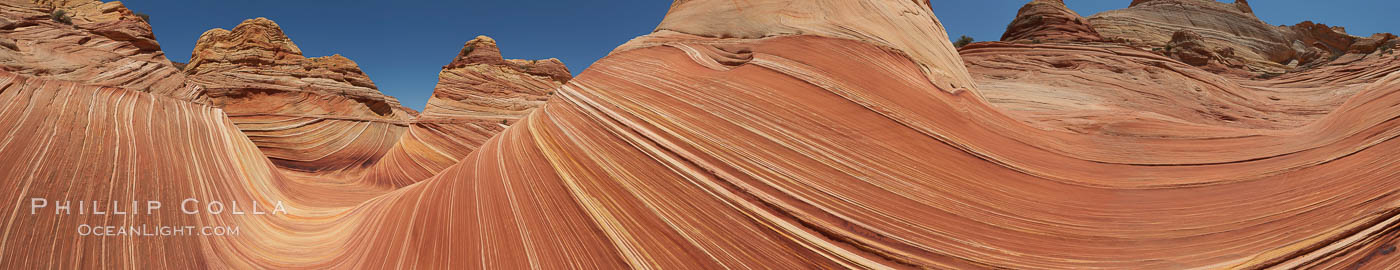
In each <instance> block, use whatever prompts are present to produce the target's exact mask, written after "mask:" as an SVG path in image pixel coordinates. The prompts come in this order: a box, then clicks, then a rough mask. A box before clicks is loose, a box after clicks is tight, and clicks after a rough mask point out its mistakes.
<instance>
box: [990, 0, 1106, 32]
mask: <svg viewBox="0 0 1400 270" xmlns="http://www.w3.org/2000/svg"><path fill="white" fill-rule="evenodd" d="M1017 40H1021V41H1031V42H1045V41H1051V42H1095V41H1103V37H1102V36H1099V32H1097V31H1094V27H1093V26H1090V25H1089V20H1088V19H1084V17H1081V16H1079V13H1075V12H1074V11H1073V10H1070V9H1069V7H1067V6H1065V1H1064V0H1033V1H1031V2H1030V3H1026V5H1025V6H1022V7H1021V10H1020V11H1018V12H1016V19H1015V20H1013V21H1011V24H1010V25H1007V26H1006V33H1004V34H1002V35H1001V41H1017Z"/></svg>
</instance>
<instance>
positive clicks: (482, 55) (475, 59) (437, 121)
mask: <svg viewBox="0 0 1400 270" xmlns="http://www.w3.org/2000/svg"><path fill="white" fill-rule="evenodd" d="M571 78H573V75H572V74H570V73H569V70H568V68H567V67H565V66H564V63H563V62H560V61H559V59H554V58H550V59H545V60H517V59H504V58H503V57H501V51H500V48H499V47H497V46H496V40H494V39H491V38H490V37H487V36H478V37H476V38H475V39H472V40H471V41H467V43H466V44H465V45H463V46H462V51H461V52H460V53H458V54H457V57H456V58H453V60H452V62H451V63H449V64H447V65H446V66H443V67H442V72H440V73H438V85H437V88H436V89H434V90H433V95H432V97H430V98H429V99H428V104H427V106H426V107H425V108H424V110H423V113H422V114H420V115H418V117H417V118H415V119H414V121H413V124H412V125H409V128H408V131H407V132H405V133H404V135H403V137H402V138H400V139H399V142H398V143H397V144H395V145H394V148H393V149H390V150H389V152H388V154H386V155H385V158H384V159H382V160H381V161H380V163H378V164H376V165H375V168H374V169H372V170H371V171H370V172H369V173H368V174H367V175H366V177H365V178H364V179H366V181H370V182H373V183H376V184H380V185H388V186H396V187H397V186H405V185H408V184H412V183H415V182H417V181H420V180H424V179H428V178H429V177H431V176H433V175H436V174H437V173H439V172H441V171H443V170H444V169H447V167H450V166H452V165H453V164H456V163H457V162H459V161H460V160H461V159H463V158H465V157H466V156H467V154H469V153H471V152H472V151H475V150H476V149H477V148H479V147H481V145H482V144H483V143H485V142H486V140H487V139H490V138H491V137H492V136H495V135H496V134H497V133H500V132H501V131H502V130H505V128H506V127H507V126H508V125H510V124H511V123H514V122H516V121H519V120H520V118H522V117H524V116H525V115H528V114H529V113H530V112H531V111H532V110H534V109H535V108H538V107H539V106H541V105H544V103H545V101H546V100H548V99H549V97H551V96H553V95H554V91H555V89H556V88H558V87H559V86H560V85H562V84H563V83H565V82H568V81H569V79H571Z"/></svg>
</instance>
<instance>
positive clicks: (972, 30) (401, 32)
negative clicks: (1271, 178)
mask: <svg viewBox="0 0 1400 270" xmlns="http://www.w3.org/2000/svg"><path fill="white" fill-rule="evenodd" d="M932 2H933V9H934V13H935V14H936V15H937V16H938V17H939V19H940V20H942V21H943V24H944V26H946V27H947V28H948V33H949V35H951V36H953V37H957V36H959V35H968V36H971V37H973V38H975V39H977V40H979V41H986V40H996V39H999V38H1001V33H1002V32H1003V31H1005V30H1006V24H1007V23H1009V22H1011V19H1012V17H1014V16H1015V15H1016V10H1017V9H1019V8H1020V7H1021V5H1024V4H1025V3H1026V2H1028V0H933V1H932ZM1066 2H1067V3H1068V5H1069V7H1070V8H1071V9H1074V10H1075V11H1077V12H1079V13H1080V14H1082V15H1084V16H1089V15H1092V14H1094V13H1098V12H1101V11H1104V10H1110V9H1119V8H1124V7H1127V6H1128V3H1129V2H1131V1H1129V0H1067V1H1066ZM123 3H124V4H126V6H127V7H129V8H131V9H132V10H135V11H137V12H142V13H146V14H149V15H151V21H152V25H153V27H154V28H155V33H156V38H157V40H158V41H160V44H161V47H162V48H163V49H164V51H165V52H166V54H168V57H169V58H170V59H171V60H175V61H180V62H185V61H188V60H189V57H190V51H191V50H192V49H193V48H194V42H195V40H196V39H198V38H199V34H201V33H204V31H205V30H209V29H213V28H224V29H232V28H233V27H234V26H235V25H238V23H239V22H242V21H243V20H244V19H249V18H255V17H267V18H268V19H272V20H273V21H276V22H277V24H278V25H281V26H282V28H283V29H282V30H283V31H284V32H286V33H287V35H288V36H290V37H291V38H292V40H293V41H295V42H296V43H297V46H298V47H301V50H302V52H303V53H305V54H306V55H307V56H309V57H315V56H326V55H331V54H337V53H339V54H341V55H344V56H345V57H348V58H350V59H351V60H355V62H358V63H359V64H360V67H361V68H362V69H364V71H365V73H367V74H369V76H370V79H373V80H374V82H375V84H376V85H378V86H379V89H380V90H381V91H383V92H384V93H385V94H388V95H390V96H394V97H396V98H398V99H399V101H400V102H402V103H403V104H404V105H405V106H408V107H410V108H414V109H422V108H423V105H424V104H425V103H427V100H428V96H429V95H431V94H432V91H433V86H435V85H436V84H437V73H438V71H439V70H440V69H441V68H442V65H445V64H447V63H448V62H450V61H451V60H452V57H453V56H456V54H457V51H458V50H460V49H461V46H462V43H464V42H466V41H467V40H471V39H472V38H473V37H476V36H477V35H488V36H491V37H493V38H495V39H496V41H497V42H498V43H499V44H500V46H501V51H502V52H503V53H504V54H505V57H506V58H521V59H543V58H550V57H554V58H559V59H560V60H563V61H564V63H565V64H566V65H568V66H569V70H570V71H573V72H574V74H578V73H579V72H580V71H583V69H584V68H587V67H588V65H590V64H592V63H593V61H596V60H598V59H599V58H602V57H603V56H604V55H606V54H607V53H608V52H609V51H611V50H612V49H613V48H614V47H617V45H621V44H622V43H624V42H626V41H627V40H629V39H631V38H633V37H636V36H640V35H644V34H647V33H650V32H651V31H652V29H654V28H655V27H656V24H657V23H659V22H661V18H662V16H664V15H665V13H666V10H667V9H668V8H669V7H670V4H671V1H666V0H588V1H581V0H476V1H425V0H377V1H367V0H338V1H312V0H237V1H232V0H218V1H216V0H180V1H175V0H128V1H124V2H123ZM1253 6H1254V11H1255V13H1256V14H1258V15H1259V16H1260V18H1262V19H1264V21H1266V22H1269V23H1271V24H1275V25H1277V24H1290V25H1291V24H1294V23H1297V22H1300V21H1303V20H1313V21H1316V22H1321V23H1326V24H1329V25H1342V26H1346V27H1347V30H1348V31H1349V32H1351V33H1352V34H1354V35H1370V34H1371V33H1374V32H1400V29H1395V28H1400V25H1396V24H1394V23H1393V20H1389V19H1391V18H1393V17H1391V16H1394V15H1393V14H1391V13H1394V11H1396V10H1400V1H1390V0H1364V1H1363V0H1335V1H1328V3H1325V4H1321V3H1318V2H1317V1H1304V0H1258V1H1255V3H1253Z"/></svg>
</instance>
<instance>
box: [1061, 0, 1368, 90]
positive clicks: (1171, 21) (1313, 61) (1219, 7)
mask: <svg viewBox="0 0 1400 270" xmlns="http://www.w3.org/2000/svg"><path fill="white" fill-rule="evenodd" d="M1089 22H1090V23H1091V24H1092V25H1093V28H1094V29H1095V30H1097V31H1098V32H1099V33H1100V34H1102V35H1103V37H1105V38H1107V39H1110V40H1113V41H1116V42H1122V43H1127V44H1131V45H1132V46H1138V47H1150V48H1166V46H1167V45H1169V44H1170V43H1172V42H1171V41H1172V39H1173V38H1174V37H1175V36H1176V34H1177V33H1179V32H1183V31H1184V32H1189V33H1194V34H1197V35H1199V36H1201V38H1200V40H1201V41H1202V42H1201V43H1202V44H1201V46H1203V47H1204V49H1206V50H1209V51H1229V52H1230V53H1232V55H1233V56H1237V57H1238V59H1239V61H1240V62H1241V63H1239V64H1241V65H1244V66H1246V67H1247V70H1248V71H1250V72H1253V73H1283V72H1285V71H1291V70H1297V69H1299V68H1307V67H1315V66H1318V65H1323V64H1326V63H1328V62H1330V61H1333V60H1334V59H1336V58H1338V57H1343V56H1344V55H1348V54H1359V55H1367V54H1372V53H1375V52H1377V51H1376V50H1375V49H1374V48H1372V47H1370V46H1368V44H1380V43H1383V42H1385V40H1388V39H1393V35H1389V34H1381V35H1377V36H1373V37H1370V38H1361V37H1356V36H1352V35H1349V34H1347V33H1346V31H1345V29H1343V28H1341V27H1333V26H1327V25H1324V24H1318V23H1313V22H1311V21H1305V22H1302V23H1298V24H1296V25H1293V26H1273V25H1270V24H1268V23H1265V22H1264V21H1261V20H1259V18H1258V17H1256V16H1255V15H1254V11H1253V8H1251V7H1250V6H1249V2H1248V1H1235V2H1234V3H1221V2H1218V1H1213V0H1136V1H1133V2H1132V4H1131V5H1130V6H1129V7H1128V8H1126V9H1120V10H1110V11H1105V12H1103V13H1099V14H1095V15H1093V16H1090V17H1089ZM1357 44H1361V45H1359V46H1353V45H1357Z"/></svg>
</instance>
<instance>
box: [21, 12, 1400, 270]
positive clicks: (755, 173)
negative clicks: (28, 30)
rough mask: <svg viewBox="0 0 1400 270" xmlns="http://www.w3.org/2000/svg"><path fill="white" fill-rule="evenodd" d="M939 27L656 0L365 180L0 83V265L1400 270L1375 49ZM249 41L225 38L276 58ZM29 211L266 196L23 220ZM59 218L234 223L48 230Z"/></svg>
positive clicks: (215, 115) (160, 111)
mask: <svg viewBox="0 0 1400 270" xmlns="http://www.w3.org/2000/svg"><path fill="white" fill-rule="evenodd" d="M1151 2H1152V1H1151V0H1139V1H1135V2H1134V4H1135V5H1148V4H1149V3H1151ZM1245 6H1246V7H1247V5H1245ZM1237 7H1238V6H1237ZM1239 10H1240V11H1239V12H1245V13H1247V12H1249V11H1248V10H1249V9H1247V8H1240V9H1239ZM232 32H234V33H238V32H240V31H232ZM943 33H944V32H943V29H942V27H941V26H940V25H939V24H938V21H937V19H935V18H934V16H933V14H932V13H931V11H929V4H928V2H926V1H884V0H846V1H835V0H832V1H826V0H818V1H813V0H751V1H718V0H679V1H676V2H675V4H673V5H672V8H671V10H670V12H669V13H668V14H667V15H666V18H665V19H664V20H663V23H662V27H659V28H658V30H657V31H656V32H654V33H652V34H649V35H646V36H644V37H640V38H638V39H636V40H633V41H631V42H629V43H628V44H625V45H624V46H622V47H620V48H618V49H617V50H614V51H613V52H612V53H611V54H610V55H609V56H607V57H605V58H603V59H601V60H599V61H598V62H597V63H594V64H593V65H592V66H590V67H589V69H587V70H585V71H584V72H582V73H581V74H580V75H579V76H578V77H576V78H573V79H571V80H569V81H568V82H567V83H565V84H563V85H562V86H559V87H558V88H557V89H556V90H555V94H554V95H553V96H552V97H550V98H549V99H548V100H547V101H545V103H544V104H543V105H541V106H540V107H538V108H536V109H534V110H532V111H531V112H529V113H526V114H525V115H524V116H523V117H522V118H519V119H517V120H516V121H515V122H514V123H513V124H511V125H510V126H509V127H506V128H505V129H504V130H502V131H501V132H500V133H499V134H497V135H495V136H493V137H491V138H490V139H488V140H486V142H485V143H483V144H481V146H480V148H478V149H476V150H475V151H472V152H471V153H469V154H467V155H466V156H464V157H461V158H460V159H458V160H455V163H454V165H452V166H449V167H447V168H445V169H442V170H441V171H440V172H438V173H436V174H434V175H432V176H431V177H428V178H426V179H422V180H421V181H417V182H416V183H413V184H408V185H404V186H401V187H398V186H395V187H392V188H387V189H386V188H375V187H370V185H375V184H374V183H382V182H377V181H376V180H374V179H368V180H366V181H358V182H356V181H349V180H347V181H346V183H344V185H340V186H332V185H315V184H308V183H307V182H306V181H303V180H305V179H302V176H299V174H302V172H301V171H298V170H296V169H297V168H282V167H281V166H285V165H275V164H276V163H278V161H277V159H272V158H268V156H271V155H275V154H276V153H275V152H269V151H268V150H267V147H264V146H260V145H257V143H258V139H257V138H256V137H251V138H250V137H248V136H244V134H245V132H246V131H245V132H240V130H247V129H246V128H244V127H242V126H241V124H237V122H238V121H239V120H236V119H230V118H225V117H223V115H224V114H222V113H220V112H221V110H220V109H218V108H215V107H211V106H205V105H202V104H197V103H191V102H185V101H181V100H177V99H170V98H164V97H160V96H157V95H154V94H150V93H143V92H138V91H133V90H130V89H122V88H113V87H104V86H95V85H90V84H86V83H84V82H77V81H66V80H58V79H54V78H48V77H40V76H30V75H25V74H17V73H14V72H8V71H0V133H3V134H4V135H3V137H0V178H5V179H12V180H11V181H0V202H4V205H3V206H4V207H8V209H11V210H10V211H11V213H10V214H7V215H3V216H0V265H5V266H7V267H14V268H44V267H54V268H84V267H129V268H143V269H145V268H236V269H246V268H318V269H319V268H428V269H431V268H481V269H523V268H539V269H571V268H588V269H625V268H668V267H678V268H697V269H731V268H732V269H774V268H777V269H789V268H819V269H835V268H861V269H869V268H880V269H885V268H924V269H982V268H996V269H1002V268H1004V269H1194V268H1245V269H1257V268H1285V269H1291V268H1306V269H1339V268H1345V269H1357V268H1361V269H1394V268H1397V267H1400V256H1396V255H1395V254H1394V251H1395V247H1394V245H1395V243H1396V241H1397V240H1400V233H1398V232H1397V230H1396V228H1398V227H1400V196H1397V195H1400V181H1396V178H1397V177H1400V175H1397V172H1400V163H1397V162H1395V156H1396V154H1397V153H1400V140H1396V139H1395V138H1397V137H1400V106H1395V105H1396V104H1397V103H1400V73H1398V72H1396V71H1397V69H1400V59H1397V58H1394V57H1359V58H1355V59H1346V58H1339V59H1337V60H1332V61H1329V62H1327V63H1326V64H1325V65H1320V66H1318V67H1316V68H1311V69H1307V70H1302V71H1299V72H1294V73H1289V74H1284V75H1280V76H1279V77H1275V78H1272V79H1257V80H1256V79H1250V78H1239V77H1231V76H1219V75H1218V74H1215V73H1213V72H1209V71H1205V70H1203V69H1201V68H1200V67H1196V66H1192V65H1189V64H1184V63H1181V62H1180V61H1178V60H1175V59H1173V58H1169V57H1167V56H1163V55H1161V54H1158V53H1154V52H1151V51H1147V50H1141V49H1137V48H1132V47H1127V46H1120V45H1117V44H1112V43H1098V44H1096V43H1068V44H1066V43H1043V44H1023V43H1015V42H983V43H977V44H974V45H969V46H968V47H965V48H963V49H962V50H961V55H960V54H959V52H958V51H955V50H954V49H953V48H952V46H951V44H950V43H949V42H948V41H947V38H946V34H943ZM1201 35H1202V36H1203V37H1208V36H1209V35H1208V34H1204V33H1202V34H1201ZM915 38H921V39H915ZM254 40H262V41H274V40H276V39H274V38H257V39H254ZM1184 40H1191V39H1187V38H1184ZM1164 42H1165V41H1164ZM483 43H484V40H483V41H477V44H483ZM1206 43H1207V44H1209V42H1206ZM229 47H235V46H229ZM278 48H283V49H286V50H290V49H289V48H293V47H292V46H279V47H278ZM483 48H485V47H483ZM268 51H272V52H273V53H270V54H261V53H250V55H252V54H257V55H272V56H285V59H281V60H279V59H278V58H277V57H274V58H273V59H270V60H269V59H263V60H260V61H264V62H267V63H277V61H285V62H284V63H298V62H299V61H292V60H293V59H295V57H293V56H291V55H292V54H290V53H282V52H284V51H283V50H281V49H279V50H268ZM462 56H466V58H467V59H468V60H467V61H466V62H471V59H486V58H489V57H478V56H490V55H482V54H479V53H476V52H475V49H473V50H471V51H469V52H467V53H464V54H462ZM459 58H461V57H459ZM206 59H213V58H206ZM491 59H494V58H491ZM964 59H965V60H966V62H964ZM201 65H203V64H201ZM303 65H304V64H303ZM472 65H473V64H470V63H469V64H467V65H465V66H461V67H456V68H462V67H471V66H472ZM276 66H280V64H279V65H273V67H276ZM191 67H194V64H193V63H192V64H191ZM240 68H241V67H240ZM453 68H454V65H449V68H448V69H449V70H451V69H453ZM233 69H239V68H233ZM512 70H514V69H512ZM515 71H520V70H515ZM250 72H251V71H250ZM444 73H452V72H444ZM205 74H208V73H205ZM462 74H469V73H462ZM500 74H508V73H505V72H504V71H503V73H500ZM498 75H499V74H498ZM198 76H200V75H199V74H196V75H194V76H192V77H198ZM232 77H237V76H232ZM328 80H329V79H328ZM347 80H348V79H347ZM332 81H338V80H332ZM346 84H349V83H346ZM278 91H281V90H278ZM512 91H516V90H512ZM520 91H523V90H520ZM464 92H470V91H464ZM493 93H494V92H493ZM493 97H494V96H493ZM269 100H270V99H269ZM284 101H285V100H284ZM225 104H230V103H225ZM292 107H293V108H297V109H303V108H309V107H304V106H292ZM1195 110H1206V111H1204V112H1201V113H1193V112H1194V111H1195ZM371 111H372V110H371ZM292 113H295V111H292ZM445 115H446V114H445ZM1037 117H1039V118H1037ZM234 118H236V116H235V117H234ZM420 118H422V117H420ZM1056 119H1058V120H1056ZM1274 119H1276V120H1277V121H1274ZM236 125H238V126H236ZM308 134H311V135H308ZM289 136H290V137H299V136H310V137H318V136H319V137H327V136H322V134H317V133H315V131H313V132H311V133H307V134H289ZM430 148H431V147H421V148H419V149H416V150H415V151H420V150H431V149H430ZM382 160H391V159H390V158H383V159H382ZM405 162H413V161H411V160H405ZM310 165H318V166H319V165H327V166H332V165H334V163H316V164H310ZM341 176H342V175H335V174H321V175H318V177H327V178H334V179H352V178H353V177H351V178H338V177H341ZM362 177H371V178H372V177H375V176H373V174H368V173H367V174H364V176H362ZM384 182H391V181H387V180H385V181H384ZM36 197H38V198H51V199H53V200H73V201H109V200H115V201H122V202H125V201H130V200H162V201H165V202H167V203H168V205H167V207H168V208H177V207H178V205H179V202H178V201H179V200H181V199H183V198H186V197H195V198H198V199H204V200H208V199H214V200H221V201H243V202H250V201H257V202H265V203H270V202H277V201H282V202H286V203H287V204H288V207H287V208H288V209H289V212H288V213H282V214H268V215H247V214H244V215H239V214H233V213H230V212H218V213H215V212H213V211H203V212H198V213H195V214H180V213H179V212H178V211H179V209H172V210H171V211H175V212H173V213H172V212H164V214H153V215H63V214H58V213H52V212H47V211H52V209H53V208H52V207H50V208H44V209H39V210H40V211H34V212H29V211H25V208H28V207H30V206H29V204H28V201H29V200H30V199H31V198H36ZM31 209H32V208H31ZM88 224H95V225H98V226H100V225H112V226H135V225H140V224H160V225H176V226H237V227H239V228H242V230H243V231H242V233H240V234H237V235H224V236H217V237H210V236H188V237H183V236H182V237H142V236H129V235H128V236H107V237H101V238H95V237H84V236H80V235H78V234H74V233H66V232H73V231H75V230H79V229H78V228H80V227H82V226H85V225H88ZM94 239H99V240H94Z"/></svg>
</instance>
